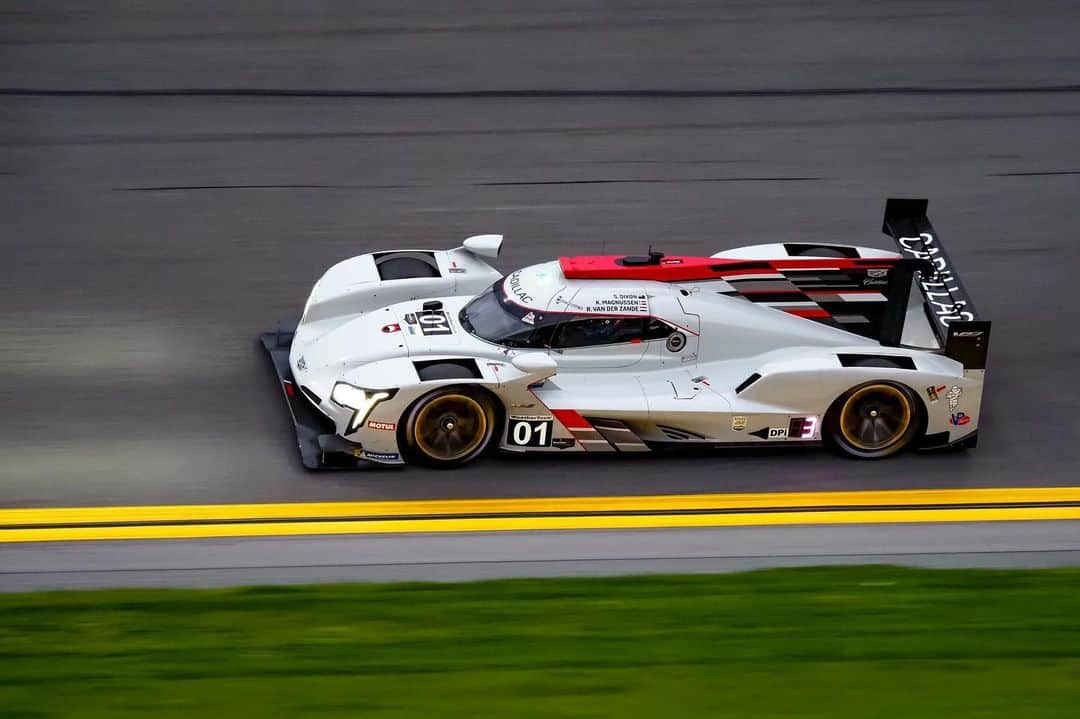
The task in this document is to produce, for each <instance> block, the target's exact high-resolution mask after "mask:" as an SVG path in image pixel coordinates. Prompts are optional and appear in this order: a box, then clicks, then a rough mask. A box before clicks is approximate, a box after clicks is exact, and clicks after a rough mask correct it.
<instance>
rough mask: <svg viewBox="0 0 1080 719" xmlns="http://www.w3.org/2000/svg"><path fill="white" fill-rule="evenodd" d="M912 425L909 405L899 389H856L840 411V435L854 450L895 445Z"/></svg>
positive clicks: (870, 386) (882, 385)
mask: <svg viewBox="0 0 1080 719" xmlns="http://www.w3.org/2000/svg"><path fill="white" fill-rule="evenodd" d="M910 424H911V402H910V401H909V400H908V398H907V396H906V395H905V394H904V393H903V392H902V391H901V390H900V389H898V388H896V387H893V386H892V385H888V384H872V385H868V386H866V387H862V388H861V389H858V390H856V391H855V392H854V394H852V395H851V396H850V397H848V399H847V401H846V402H844V407H843V409H842V410H841V411H840V432H841V433H842V434H843V435H844V439H845V440H846V441H847V442H848V443H849V444H850V445H851V446H853V447H855V448H857V449H860V450H863V451H866V452H875V451H878V450H882V449H886V448H887V447H890V446H892V445H894V444H896V443H897V442H898V441H900V439H902V438H903V436H904V434H905V433H906V432H907V430H908V427H909V426H910Z"/></svg>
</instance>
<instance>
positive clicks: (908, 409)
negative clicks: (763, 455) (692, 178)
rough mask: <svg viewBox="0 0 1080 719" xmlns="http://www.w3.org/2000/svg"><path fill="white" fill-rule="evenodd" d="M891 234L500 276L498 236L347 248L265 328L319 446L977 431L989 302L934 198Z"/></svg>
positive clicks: (351, 457) (888, 217)
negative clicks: (291, 311)
mask: <svg viewBox="0 0 1080 719" xmlns="http://www.w3.org/2000/svg"><path fill="white" fill-rule="evenodd" d="M926 206H927V202H926V200H889V201H888V203H887V205H886V210H885V223H884V231H885V232H886V233H887V234H889V235H890V236H892V237H893V238H894V240H895V241H896V245H897V249H898V252H886V251H882V250H876V249H869V248H866V247H855V246H847V245H834V244H818V243H785V244H769V245H757V246H754V247H743V248H739V249H734V250H727V251H724V252H719V253H717V254H715V255H712V256H711V257H685V256H670V255H663V254H661V253H659V252H652V251H651V250H650V252H649V254H648V255H646V256H637V257H635V256H622V255H616V256H588V257H562V258H560V259H559V260H557V261H551V262H544V263H541V264H538V265H533V266H531V267H525V268H523V269H520V270H517V271H515V272H511V273H510V274H509V275H507V276H505V277H504V276H502V275H501V274H500V273H499V272H498V271H496V270H494V269H493V268H492V267H490V266H489V265H488V264H487V263H486V262H485V261H484V260H483V259H482V258H494V257H497V256H498V252H499V248H500V245H501V243H502V237H501V236H499V235H480V236H477V237H470V238H469V239H467V240H465V242H464V245H463V246H462V247H458V248H456V249H452V250H448V251H438V250H392V251H387V252H375V253H371V254H364V255H360V256H358V257H353V258H351V259H348V260H345V261H344V262H341V263H339V264H337V265H334V266H333V267H331V268H330V269H329V270H328V271H327V272H326V274H325V275H323V277H322V278H321V279H320V280H319V281H318V282H317V283H316V284H315V287H314V289H313V290H312V291H311V296H310V297H309V298H308V301H307V304H306V306H305V307H304V312H303V316H302V318H301V319H300V322H299V324H298V325H297V326H296V328H295V331H290V332H281V331H279V332H269V333H266V334H264V335H263V336H262V338H261V339H262V342H263V345H264V346H265V347H266V349H267V350H268V351H269V353H270V356H271V358H272V360H273V363H274V366H275V368H276V370H277V373H278V376H279V379H280V381H281V385H282V387H283V389H284V391H285V395H286V398H287V401H288V404H289V407H290V409H291V411H292V415H293V419H294V422H295V424H296V430H297V438H298V441H299V445H300V454H301V457H302V459H303V463H304V465H305V466H306V467H310V468H313V469H316V468H330V467H358V466H363V465H365V464H370V463H378V464H382V465H394V464H402V463H405V462H406V461H409V462H418V463H422V464H426V465H429V466H435V467H450V466H456V465H461V464H464V463H466V462H468V461H470V460H473V459H475V458H477V457H478V456H480V455H481V454H482V453H483V452H484V451H485V450H487V449H490V448H494V447H498V448H499V449H502V450H506V451H511V452H548V453H562V452H652V451H657V450H664V449H677V448H686V447H697V448H701V447H723V446H749V445H763V446H765V445H768V446H776V445H806V444H819V443H824V444H827V445H829V446H832V447H835V448H837V449H839V450H841V451H842V452H845V453H847V454H849V455H851V456H854V457H862V458H867V459H876V458H881V457H887V456H889V455H892V454H895V453H897V452H899V451H901V450H902V449H905V448H907V447H918V448H922V449H936V448H946V447H974V446H975V443H976V438H977V432H978V426H979V407H980V402H981V398H982V388H983V374H984V371H985V366H986V365H985V361H986V354H987V349H988V344H989V339H990V323H989V322H986V321H981V320H979V319H978V318H977V317H976V314H975V309H974V307H973V305H972V303H971V301H970V299H969V298H968V296H967V293H966V292H965V290H964V289H963V287H962V285H961V284H960V282H959V279H958V278H957V275H956V274H955V271H954V269H953V267H952V264H951V262H950V261H949V258H948V256H947V255H946V253H945V251H944V248H943V247H942V244H941V241H940V239H939V238H938V236H937V235H936V233H935V232H934V229H933V227H932V226H931V224H930V221H929V219H928V218H927V216H926Z"/></svg>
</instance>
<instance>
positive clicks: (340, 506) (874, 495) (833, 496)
mask: <svg viewBox="0 0 1080 719" xmlns="http://www.w3.org/2000/svg"><path fill="white" fill-rule="evenodd" d="M1036 502H1080V487H1018V488H986V489H909V490H881V491H858V492H763V493H756V494H675V495H652V496H623V497H543V498H535V497H534V498H510V499H424V500H394V501H371V502H300V503H289V504H202V505H163V506H132V507H52V508H25V509H0V525H7V526H11V525H20V526H40V525H57V524H94V523H98V524H110V523H142V522H179V521H183V522H214V521H242V520H247V521H250V520H259V519H265V520H290V519H295V520H303V519H325V518H343V519H344V518H359V517H364V518H369V517H423V516H427V517H430V516H432V515H470V516H472V515H490V514H536V513H554V512H563V513H582V514H588V513H591V512H641V511H658V512H675V511H694V510H699V511H705V510H708V511H720V510H735V509H776V508H785V509H786V508H791V509H798V508H807V507H870V506H874V507H880V506H886V507H888V506H910V505H957V504H964V505H969V504H1029V503H1036ZM413 521H414V522H415V520H413ZM0 531H9V530H0Z"/></svg>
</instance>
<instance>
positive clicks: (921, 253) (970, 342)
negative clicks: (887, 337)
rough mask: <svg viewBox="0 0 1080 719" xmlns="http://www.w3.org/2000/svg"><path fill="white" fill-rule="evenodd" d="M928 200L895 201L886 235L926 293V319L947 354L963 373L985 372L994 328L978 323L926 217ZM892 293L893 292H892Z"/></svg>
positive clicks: (890, 207)
mask: <svg viewBox="0 0 1080 719" xmlns="http://www.w3.org/2000/svg"><path fill="white" fill-rule="evenodd" d="M927 205H929V202H928V201H927V200H914V199H912V200H909V199H895V198H891V199H889V200H888V201H887V202H886V203H885V221H884V223H883V224H882V228H881V229H882V232H884V233H885V234H887V235H889V236H890V237H892V238H893V240H894V241H895V242H896V246H897V249H898V251H899V252H900V254H901V255H902V256H903V257H904V258H905V259H906V260H914V261H915V262H906V263H904V264H905V265H907V266H908V267H910V268H911V269H910V270H908V272H910V273H911V275H912V276H913V279H914V282H915V283H916V285H917V286H918V288H919V291H920V292H921V293H922V297H923V303H924V308H925V309H926V314H927V319H928V320H929V322H930V326H931V327H932V328H933V330H934V334H935V335H936V336H937V338H938V340H939V342H940V344H941V346H942V347H943V348H944V349H945V354H946V356H948V357H951V358H952V359H955V360H957V361H958V362H962V363H963V365H964V368H965V369H985V368H986V355H987V352H988V350H989V347H990V322H989V321H986V320H980V319H979V316H978V313H977V312H976V311H975V304H974V303H973V302H972V301H971V297H970V296H969V295H968V293H967V290H966V289H964V285H963V284H962V283H961V282H960V276H959V275H958V274H957V272H956V269H955V266H954V265H953V262H952V260H951V259H950V258H949V255H948V253H947V252H946V251H945V246H944V245H943V244H942V242H941V238H940V237H939V236H938V234H937V232H936V231H935V230H934V226H933V225H932V224H930V218H929V217H927V215H926V208H927ZM890 289H891V288H890Z"/></svg>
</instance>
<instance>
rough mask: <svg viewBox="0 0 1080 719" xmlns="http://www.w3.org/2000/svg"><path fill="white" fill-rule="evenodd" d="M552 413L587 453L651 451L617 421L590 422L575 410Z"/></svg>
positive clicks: (595, 420) (596, 420)
mask: <svg viewBox="0 0 1080 719" xmlns="http://www.w3.org/2000/svg"><path fill="white" fill-rule="evenodd" d="M551 413H552V414H553V415H555V419H557V420H558V421H559V422H560V423H561V424H562V425H563V426H564V427H566V429H567V430H568V431H569V432H570V434H571V435H573V437H574V439H575V440H577V441H578V443H580V444H581V446H582V448H583V449H584V450H585V451H586V452H648V451H649V448H648V447H647V446H646V445H645V443H644V442H642V441H641V439H640V438H639V437H638V436H637V435H636V434H634V432H633V431H632V430H631V429H630V428H629V427H627V426H626V425H625V424H624V423H623V422H620V421H619V420H617V419H592V420H588V419H585V417H582V416H581V414H580V413H578V411H577V410H574V409H553V410H551Z"/></svg>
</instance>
